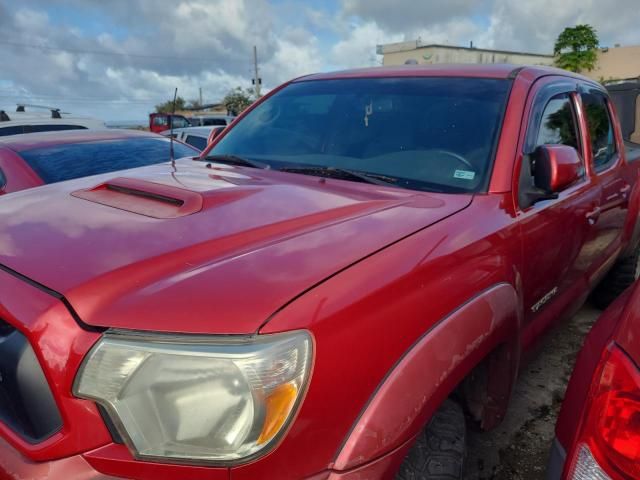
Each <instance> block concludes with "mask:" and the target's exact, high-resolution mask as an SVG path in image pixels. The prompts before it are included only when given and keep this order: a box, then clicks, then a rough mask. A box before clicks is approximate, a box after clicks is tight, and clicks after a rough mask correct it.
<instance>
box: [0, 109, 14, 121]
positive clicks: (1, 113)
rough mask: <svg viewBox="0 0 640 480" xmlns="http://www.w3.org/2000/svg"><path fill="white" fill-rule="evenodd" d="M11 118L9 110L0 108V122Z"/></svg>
mask: <svg viewBox="0 0 640 480" xmlns="http://www.w3.org/2000/svg"><path fill="white" fill-rule="evenodd" d="M10 121H11V119H10V118H9V115H7V112H5V111H4V110H0V122H10Z"/></svg>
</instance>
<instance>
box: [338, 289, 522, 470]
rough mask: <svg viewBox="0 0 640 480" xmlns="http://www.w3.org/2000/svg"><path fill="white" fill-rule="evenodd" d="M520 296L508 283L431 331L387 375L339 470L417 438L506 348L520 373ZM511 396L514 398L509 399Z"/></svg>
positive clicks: (345, 447) (341, 457) (344, 449)
mask: <svg viewBox="0 0 640 480" xmlns="http://www.w3.org/2000/svg"><path fill="white" fill-rule="evenodd" d="M518 311H519V308H518V296H517V293H516V291H515V290H514V288H513V287H512V286H511V285H509V284H506V283H502V284H498V285H495V286H493V287H491V288H489V289H487V290H484V291H483V292H482V293H480V294H478V295H477V296H475V297H473V298H471V299H470V300H469V301H468V302H466V303H465V304H464V305H462V306H461V307H459V308H458V309H457V310H455V311H454V312H452V313H451V314H449V315H448V316H447V317H445V318H443V319H442V320H441V321H440V322H438V323H437V324H435V325H434V326H433V327H432V328H431V329H430V330H429V331H428V332H426V333H425V334H424V335H423V336H422V337H421V338H420V339H418V341H417V342H416V343H414V345H413V346H412V347H411V348H410V349H409V350H408V351H407V352H406V353H405V354H404V356H403V357H402V358H401V359H400V360H399V361H398V363H397V364H396V365H395V366H394V368H393V369H392V370H391V371H390V372H389V373H388V374H387V376H386V378H385V379H384V380H383V381H382V383H381V384H380V385H379V387H378V389H377V390H376V392H375V393H374V395H373V396H372V398H371V399H370V401H369V403H368V404H367V405H366V406H365V408H364V410H363V411H362V413H361V415H360V417H359V418H358V420H357V421H356V423H355V425H354V426H353V428H352V430H351V432H350V434H349V436H348V438H347V440H346V442H345V443H344V445H343V447H342V449H341V450H340V452H339V454H338V456H337V458H336V461H335V464H334V468H335V469H336V470H346V469H350V468H353V467H354V466H356V465H360V464H362V463H364V462H367V461H369V460H371V459H374V458H377V457H379V456H381V455H383V454H385V453H386V452H388V451H389V450H391V449H393V448H397V447H398V446H399V445H401V444H402V443H403V442H406V441H407V440H408V439H410V438H412V437H414V436H415V435H417V434H418V433H419V432H420V430H421V429H422V428H423V426H424V425H425V424H426V423H427V421H428V419H429V418H430V417H431V415H433V413H434V412H435V411H436V409H437V408H438V406H439V405H440V404H441V403H442V401H443V400H444V399H445V398H446V397H447V396H448V395H449V394H450V393H451V392H452V391H453V390H454V389H455V387H456V386H457V385H459V384H460V382H461V381H462V380H463V379H464V378H465V376H466V375H467V374H469V372H471V370H473V368H474V367H475V366H476V365H478V364H479V363H480V362H481V361H482V360H483V359H484V358H485V357H487V355H489V353H491V352H492V351H494V350H495V349H496V348H497V347H498V346H500V345H506V346H507V351H509V352H511V357H512V359H513V360H514V361H511V362H509V365H502V368H505V369H506V370H508V372H507V375H506V376H505V377H504V378H503V382H502V385H503V386H505V385H506V386H507V390H510V388H511V385H512V383H513V379H514V377H515V371H516V369H517V358H518V355H517V349H518V341H517V339H518V335H517V331H518V324H519V323H518V320H519V316H518ZM507 397H508V395H507Z"/></svg>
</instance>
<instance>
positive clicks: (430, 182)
mask: <svg viewBox="0 0 640 480" xmlns="http://www.w3.org/2000/svg"><path fill="white" fill-rule="evenodd" d="M510 86H511V82H510V81H509V80H502V79H499V80H498V79H496V80H494V79H481V78H435V77H429V78H362V79H336V80H331V81H300V82H294V83H292V84H290V85H288V86H286V87H285V88H283V89H282V90H280V91H279V92H277V93H276V94H275V95H273V96H271V97H269V98H268V99H266V100H265V101H264V102H262V103H261V104H260V105H258V106H257V107H256V108H254V109H253V110H251V112H249V113H248V114H247V115H246V116H245V117H244V118H243V119H242V120H238V121H235V122H234V123H233V125H234V127H233V128H231V130H230V131H229V132H228V133H227V134H226V135H225V136H224V138H222V139H221V140H220V142H219V143H218V144H217V145H216V147H215V148H214V150H213V151H212V153H213V154H230V155H239V156H243V157H248V158H250V159H256V160H259V161H261V162H264V163H267V164H269V165H270V166H271V167H272V168H273V169H278V168H299V167H300V166H311V167H334V168H342V169H351V170H357V171H359V172H365V173H371V174H377V175H378V176H384V177H386V178H387V179H390V181H391V182H392V184H394V185H396V186H398V187H403V188H409V189H415V190H425V191H439V192H452V193H454V192H469V191H479V190H482V189H483V188H485V185H486V182H487V180H488V175H489V172H490V171H491V164H492V162H493V155H494V150H495V146H496V141H497V137H498V133H499V132H500V127H501V125H502V116H503V111H504V106H505V103H506V99H507V95H508V92H509V89H510Z"/></svg>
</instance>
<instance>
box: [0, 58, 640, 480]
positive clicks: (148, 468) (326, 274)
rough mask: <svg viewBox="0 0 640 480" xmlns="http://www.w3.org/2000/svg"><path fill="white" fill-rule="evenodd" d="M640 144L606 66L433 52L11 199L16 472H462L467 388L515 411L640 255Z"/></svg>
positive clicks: (7, 210)
mask: <svg viewBox="0 0 640 480" xmlns="http://www.w3.org/2000/svg"><path fill="white" fill-rule="evenodd" d="M639 167H640V162H638V161H637V158H636V157H631V156H627V154H626V152H625V149H624V145H623V142H622V140H621V137H620V128H619V124H618V122H617V119H616V116H615V111H614V109H613V108H612V105H611V102H610V100H609V98H608V96H607V93H606V91H605V90H604V89H603V87H602V86H601V85H599V84H598V83H595V82H593V81H591V80H589V79H587V78H585V77H582V76H579V75H575V74H572V73H569V72H566V71H562V70H556V69H550V68H545V67H512V66H505V65H467V66H442V65H441V66H431V67H429V66H417V65H409V66H405V67H400V68H396V67H392V68H373V69H364V70H352V71H346V72H338V73H330V74H318V75H311V76H306V77H304V78H301V79H298V80H294V81H292V82H289V83H287V84H285V85H284V86H282V87H281V88H278V89H275V90H273V91H272V92H270V93H269V94H268V95H266V96H265V97H263V98H262V99H261V100H259V101H258V102H256V103H255V104H254V105H252V107H250V109H249V110H247V111H245V112H244V113H243V115H242V116H241V117H239V118H238V120H236V121H234V122H233V123H232V124H231V125H230V126H229V127H228V128H226V129H225V130H224V131H223V132H222V133H221V134H220V135H219V136H218V137H217V138H216V139H215V141H214V142H213V143H212V144H211V145H210V146H209V147H207V149H206V150H205V152H203V153H202V154H201V156H200V157H199V160H196V161H191V160H184V161H180V162H175V164H174V165H167V164H158V165H153V166H148V167H144V168H140V169H137V170H129V171H127V172H124V173H118V174H104V175H101V176H98V177H92V178H84V179H78V180H72V181H69V182H62V183H59V184H56V185H49V186H46V187H43V188H41V189H38V190H37V191H36V190H33V191H31V192H29V191H27V192H20V193H17V194H15V195H12V196H11V197H7V198H6V199H4V201H2V202H0V242H1V243H0V245H2V248H0V265H1V266H0V292H1V293H0V317H1V318H2V320H3V323H2V324H0V325H2V326H1V327H0V332H1V335H2V336H3V337H4V339H5V340H4V341H2V342H0V359H2V362H3V365H2V372H3V373H2V375H3V378H4V379H5V380H4V381H3V382H0V399H3V400H2V403H0V438H2V439H3V440H2V441H0V459H2V460H1V461H0V474H1V473H4V474H5V475H9V476H10V477H11V478H34V477H43V476H47V475H48V476H49V478H54V477H56V476H57V477H59V478H69V477H76V478H100V476H103V477H104V476H107V477H109V478H111V477H125V478H134V479H150V478H154V479H155V478H207V479H213V480H216V479H229V478H231V479H233V480H238V479H254V480H255V479H264V478H267V479H314V480H319V479H331V480H353V479H363V478H366V479H391V478H394V477H395V476H396V475H397V474H399V475H400V478H404V479H406V478H420V479H434V478H449V479H454V478H460V476H461V472H462V464H463V458H464V452H465V435H466V420H465V414H464V411H466V412H467V415H468V418H469V422H473V423H475V424H477V426H478V428H482V429H489V428H492V427H493V426H495V425H497V424H498V423H499V422H500V421H501V419H502V418H503V417H504V414H505V411H506V409H507V406H508V400H509V397H510V393H511V389H512V386H513V384H514V381H515V378H516V374H517V371H518V368H519V365H520V359H521V356H522V354H523V353H524V352H528V351H530V350H531V348H532V346H533V345H534V344H535V343H536V342H537V341H539V340H540V339H541V338H542V337H541V335H542V333H543V332H545V331H546V330H547V329H548V328H550V326H551V325H553V324H554V323H555V322H557V321H559V320H560V319H561V318H563V317H564V316H567V315H569V314H571V313H572V312H574V311H575V310H576V309H577V308H579V306H580V305H581V304H582V302H583V301H584V299H585V298H586V296H587V295H588V294H589V292H590V291H591V290H592V289H593V288H594V287H596V285H597V284H598V283H599V282H600V281H601V279H603V278H604V277H605V275H607V272H610V273H609V275H613V277H610V278H609V281H610V285H608V286H607V289H606V292H607V295H609V294H610V292H611V290H612V288H613V286H615V288H617V289H623V288H625V287H626V286H627V285H628V284H629V283H630V282H631V281H632V280H633V279H634V278H635V277H636V272H635V271H634V273H633V274H632V275H631V276H629V275H628V271H627V270H626V268H628V265H629V263H630V262H633V261H634V259H636V258H637V256H638V250H639V248H638V243H639V242H638V232H640V225H639V224H638V216H639V215H638V212H639V208H640V187H639V186H638V184H637V182H636V179H637V178H638V172H639ZM623 267H625V268H624V269H623ZM623 271H624V272H626V273H624V274H621V273H620V272H623ZM616 272H617V273H616ZM616 275H617V277H616ZM8 345H12V347H11V349H10V347H9V346H8ZM15 352H17V353H15ZM18 365H29V370H28V372H25V371H24V370H21V369H19V368H18ZM36 392H37V394H36ZM43 412H45V413H43Z"/></svg>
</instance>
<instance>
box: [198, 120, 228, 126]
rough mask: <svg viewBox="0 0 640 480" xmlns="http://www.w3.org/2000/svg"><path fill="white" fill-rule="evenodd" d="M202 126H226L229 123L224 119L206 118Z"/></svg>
mask: <svg viewBox="0 0 640 480" xmlns="http://www.w3.org/2000/svg"><path fill="white" fill-rule="evenodd" d="M202 124H203V125H207V126H217V125H222V126H225V125H226V124H227V121H226V120H225V119H224V118H205V119H203V120H202Z"/></svg>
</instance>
